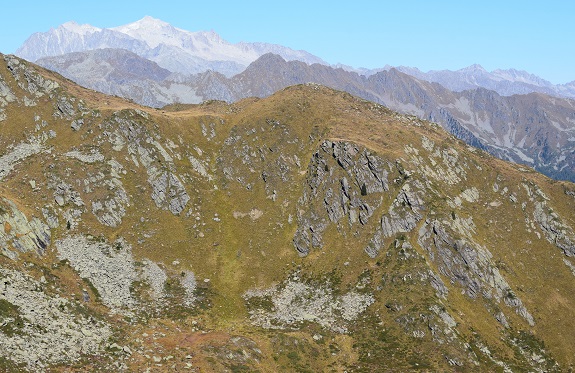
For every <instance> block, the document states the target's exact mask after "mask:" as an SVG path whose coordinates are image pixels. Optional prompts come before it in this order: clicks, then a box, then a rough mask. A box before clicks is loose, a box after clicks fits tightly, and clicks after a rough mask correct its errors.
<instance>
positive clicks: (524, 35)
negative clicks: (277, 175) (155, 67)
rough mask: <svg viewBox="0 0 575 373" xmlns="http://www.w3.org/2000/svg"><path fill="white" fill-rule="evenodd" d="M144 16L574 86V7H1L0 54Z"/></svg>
mask: <svg viewBox="0 0 575 373" xmlns="http://www.w3.org/2000/svg"><path fill="white" fill-rule="evenodd" d="M146 15H149V16H152V17H154V18H159V19H161V20H163V21H166V22H169V23H171V24H172V25H174V26H176V27H179V28H182V29H185V30H189V31H200V30H205V31H207V30H214V31H216V32H217V33H218V34H220V36H221V37H222V38H224V39H226V40H228V41H230V42H239V41H247V42H256V41H261V42H268V43H275V44H282V45H285V46H288V47H290V48H293V49H304V50H306V51H308V52H310V53H312V54H315V55H317V56H319V57H321V58H323V59H324V60H325V61H327V62H329V63H343V64H346V65H350V66H354V67H367V68H376V67H383V66H385V65H386V64H389V65H392V66H398V65H404V66H413V67H417V68H419V69H421V70H423V71H427V70H439V69H450V70H456V69H460V68H463V67H466V66H469V65H471V64H474V63H478V64H480V65H482V66H483V67H484V68H486V69H487V70H490V71H491V70H494V69H497V68H503V69H506V68H516V69H519V70H526V71H528V72H530V73H533V74H536V75H539V76H541V77H542V78H544V79H547V80H549V81H551V82H553V83H567V82H570V81H574V80H575V45H574V44H575V1H572V0H546V1H540V0H522V1H516V0H498V1H495V0H483V1H466V0H457V1H455V0H453V1H448V0H402V1H398V0H394V1H389V0H379V1H361V0H356V1H336V0H332V1H322V0H317V1H314V0H305V1H302V0H288V1H273V0H267V1H250V0H243V1H238V0H235V1H219V0H203V1H195V0H188V1H176V0H154V1H149V0H139V1H132V0H98V1H89V0H76V1H63V0H52V1H46V0H43V1H37V0H31V1H18V0H15V1H14V0H11V1H9V2H6V3H5V4H3V5H2V17H1V18H2V20H1V21H0V52H1V53H5V54H8V53H14V52H15V51H16V49H17V48H18V47H19V46H20V45H21V44H22V43H23V42H24V41H25V40H26V39H27V37H28V36H30V35H31V34H32V33H34V32H38V31H42V32H44V31H48V30H49V29H50V28H52V27H57V26H58V25H60V24H62V23H64V22H67V21H71V20H74V21H76V22H78V23H80V24H84V23H88V24H91V25H93V26H97V27H114V26H120V25H124V24H127V23H131V22H134V21H137V20H139V19H141V18H143V17H144V16H146Z"/></svg>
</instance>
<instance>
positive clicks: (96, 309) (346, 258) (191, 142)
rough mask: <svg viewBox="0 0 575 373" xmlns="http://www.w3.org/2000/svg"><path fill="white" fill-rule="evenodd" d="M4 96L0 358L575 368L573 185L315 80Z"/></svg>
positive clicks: (31, 88) (89, 365) (47, 366)
mask: <svg viewBox="0 0 575 373" xmlns="http://www.w3.org/2000/svg"><path fill="white" fill-rule="evenodd" d="M0 109H1V117H0V118H1V119H0V128H1V131H0V145H1V146H0V149H3V150H2V151H1V152H0V245H1V246H0V247H1V249H2V255H1V256H0V337H1V340H2V343H1V344H0V369H1V370H5V371H17V370H30V371H41V370H52V371H97V370H102V371H111V370H114V371H116V370H117V371H144V370H145V369H147V368H149V369H150V370H151V371H180V370H183V369H190V370H192V371H201V372H210V371H213V372H221V371H261V372H269V371H293V372H296V371H297V372H305V371H309V372H315V371H364V372H372V371H398V372H404V371H419V370H424V371H483V372H493V371H541V372H543V371H569V370H572V369H574V368H575V359H574V356H575V350H574V346H573V335H574V334H575V299H574V298H573V294H575V280H574V279H575V259H574V257H575V230H574V228H575V216H574V215H573V211H574V208H575V185H573V184H572V183H568V182H558V181H552V180H550V179H548V178H546V177H544V176H542V175H541V174H538V173H536V172H533V171H530V170H526V169H523V168H521V167H519V166H517V165H514V164H510V163H506V162H504V161H501V160H498V159H496V158H493V157H492V156H490V155H488V154H487V153H485V152H483V151H481V150H477V149H475V148H472V147H469V146H468V145H466V144H464V143H463V142H461V141H459V140H457V139H455V138H454V137H452V136H451V135H449V134H448V133H446V132H445V131H444V130H443V129H441V128H440V127H439V126H437V125H435V124H432V123H429V122H426V121H422V120H420V119H417V118H415V117H412V116H404V115H400V114H397V113H394V112H392V111H390V110H388V109H386V108H384V107H382V106H380V105H378V104H376V103H373V102H369V101H364V100H362V99H358V98H355V97H353V96H351V95H349V94H347V93H343V92H339V91H334V90H332V89H329V88H325V87H322V86H319V85H315V84H306V85H299V86H295V87H290V88H287V89H284V90H282V91H280V92H277V93H276V94H274V95H272V96H270V97H268V98H266V99H246V100H243V101H240V102H237V103H235V104H226V103H224V102H218V101H210V102H206V103H203V104H201V105H188V106H186V105H181V104H178V105H173V106H170V107H167V108H165V109H164V110H156V109H150V108H143V107H139V106H137V105H136V104H133V103H130V102H126V101H123V100H121V99H119V98H117V97H110V96H105V95H103V94H100V93H97V92H94V91H89V90H86V89H84V88H81V87H78V86H76V85H74V84H72V83H71V82H70V81H67V80H65V79H63V78H61V77H60V76H58V75H56V74H54V73H51V72H48V71H45V70H43V69H41V68H39V67H36V66H34V65H32V64H30V63H27V62H25V61H23V60H20V59H17V58H15V57H12V56H1V59H0Z"/></svg>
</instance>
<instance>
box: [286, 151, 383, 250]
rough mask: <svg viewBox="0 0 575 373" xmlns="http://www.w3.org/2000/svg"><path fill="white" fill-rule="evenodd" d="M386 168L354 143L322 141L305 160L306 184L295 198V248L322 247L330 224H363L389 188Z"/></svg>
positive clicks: (352, 225)
mask: <svg viewBox="0 0 575 373" xmlns="http://www.w3.org/2000/svg"><path fill="white" fill-rule="evenodd" d="M386 167H387V168H388V170H389V168H391V166H390V164H389V163H387V162H384V161H383V160H382V159H381V158H378V157H377V156H375V155H372V154H371V153H370V152H369V150H367V149H365V148H360V147H359V146H357V145H355V144H352V143H347V142H336V143H333V142H331V141H325V142H323V143H322V144H321V146H320V149H319V150H318V151H317V152H316V153H315V154H314V155H313V157H312V159H311V162H310V163H309V168H308V179H307V185H306V186H305V188H304V191H303V195H302V196H301V197H300V199H299V201H298V216H297V219H298V229H297V231H296V234H295V237H294V240H293V242H294V245H295V248H296V249H297V251H298V252H299V253H300V254H301V255H307V254H308V253H309V252H310V250H311V249H312V248H321V247H323V243H322V234H323V232H324V230H325V229H326V228H327V227H328V225H329V224H330V223H333V224H335V225H337V228H338V230H339V231H343V229H344V228H343V227H344V225H345V226H348V227H354V226H357V225H360V226H364V225H366V224H367V223H368V221H369V219H370V218H371V216H372V215H373V213H374V211H375V210H377V209H378V208H379V207H380V206H381V204H382V203H383V199H382V198H381V196H382V194H383V193H384V192H385V191H387V190H388V189H389V186H388V180H387V178H388V172H389V171H388V170H386ZM344 217H346V218H347V219H345V220H342V219H343V218H344ZM348 229H349V228H348Z"/></svg>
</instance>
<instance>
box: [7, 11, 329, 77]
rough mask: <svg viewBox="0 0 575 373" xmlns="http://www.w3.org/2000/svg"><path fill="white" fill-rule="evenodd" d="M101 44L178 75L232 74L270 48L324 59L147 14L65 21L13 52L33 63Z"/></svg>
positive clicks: (299, 57) (303, 57)
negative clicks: (112, 23) (102, 23)
mask: <svg viewBox="0 0 575 373" xmlns="http://www.w3.org/2000/svg"><path fill="white" fill-rule="evenodd" d="M105 48H114V49H125V50H128V51H131V52H133V53H136V54H137V55H139V56H140V57H144V58H146V59H149V60H151V61H153V62H156V63H157V64H158V65H160V66H161V67H163V68H165V69H168V70H170V71H171V72H177V73H183V74H196V73H201V72H205V71H207V70H213V71H218V72H220V73H222V74H225V75H227V76H232V75H234V74H237V73H239V72H240V71H242V70H244V69H245V68H246V66H247V65H248V64H250V63H251V62H252V61H254V60H256V59H257V58H258V57H260V56H261V55H263V54H265V53H270V52H273V53H276V54H279V55H281V56H282V57H284V58H285V59H286V60H299V61H303V62H306V63H324V62H323V61H322V60H321V59H320V58H319V57H316V56H313V55H312V54H310V53H308V52H305V51H296V50H293V49H290V48H287V47H283V46H280V45H275V44H266V43H237V44H232V43H229V42H227V41H225V40H223V39H222V38H221V37H220V36H219V35H218V34H216V33H215V32H213V31H210V32H204V31H198V32H190V31H186V30H182V29H178V28H176V27H173V26H172V25H170V24H168V23H166V22H163V21H161V20H159V19H155V18H152V17H148V16H147V17H144V18H142V19H141V20H139V21H137V22H134V23H131V24H128V25H124V26H119V27H115V28H111V29H100V28H97V27H94V26H91V25H78V24H77V23H75V22H68V23H65V24H63V25H61V26H59V27H57V28H56V29H50V31H47V32H43V33H42V32H38V33H35V34H33V35H32V36H30V37H29V38H28V40H26V41H25V42H24V44H23V45H22V46H21V47H20V48H18V50H17V51H16V55H18V56H20V57H22V58H25V59H27V60H29V61H32V62H35V61H37V60H39V59H40V58H44V57H52V56H59V55H63V54H67V53H72V52H85V51H90V50H95V49H105Z"/></svg>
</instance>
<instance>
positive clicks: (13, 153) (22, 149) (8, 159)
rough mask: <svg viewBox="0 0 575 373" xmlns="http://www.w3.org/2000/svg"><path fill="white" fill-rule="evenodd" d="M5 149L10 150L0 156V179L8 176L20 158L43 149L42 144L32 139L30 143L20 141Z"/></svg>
mask: <svg viewBox="0 0 575 373" xmlns="http://www.w3.org/2000/svg"><path fill="white" fill-rule="evenodd" d="M7 150H10V151H9V152H8V153H6V154H4V155H3V156H1V157H0V181H1V180H2V179H4V178H5V177H6V176H8V174H10V172H12V170H14V167H15V166H16V165H17V164H18V163H19V162H20V161H21V160H23V159H25V158H28V157H30V156H32V155H34V154H38V153H40V152H41V151H42V150H43V145H42V144H41V143H40V142H36V141H34V142H31V143H20V144H18V145H16V146H15V147H13V148H12V149H7Z"/></svg>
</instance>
